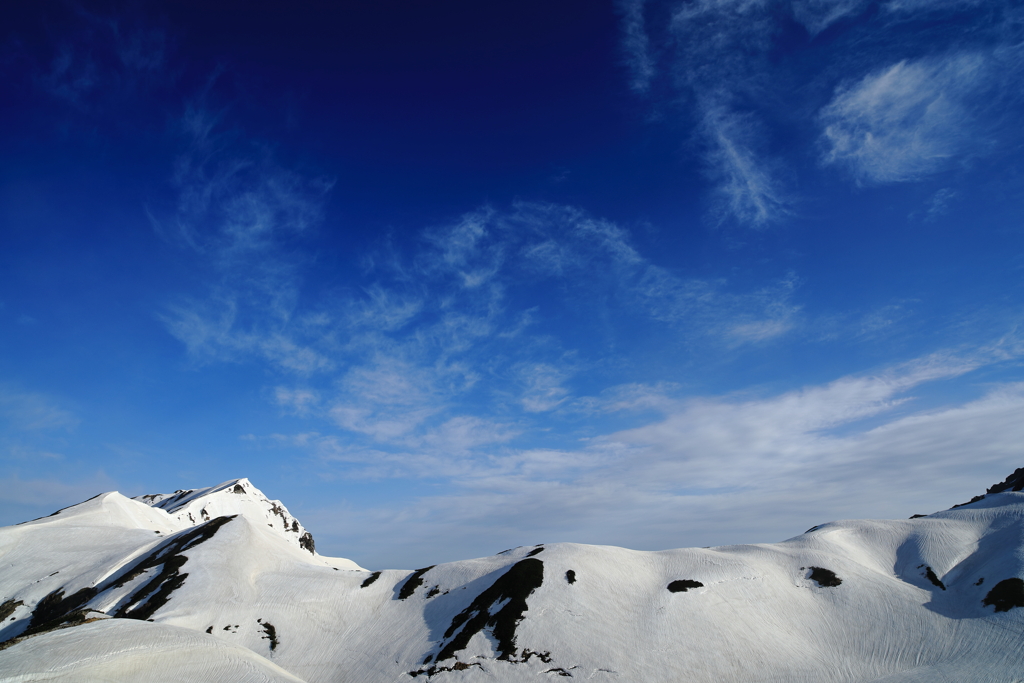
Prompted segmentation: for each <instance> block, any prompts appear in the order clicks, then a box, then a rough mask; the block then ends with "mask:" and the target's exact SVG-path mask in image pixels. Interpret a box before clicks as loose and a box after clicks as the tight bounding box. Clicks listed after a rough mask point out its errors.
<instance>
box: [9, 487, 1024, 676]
mask: <svg viewBox="0 0 1024 683" xmlns="http://www.w3.org/2000/svg"><path fill="white" fill-rule="evenodd" d="M1022 536H1024V468H1022V469H1019V470H1017V471H1016V472H1015V473H1014V474H1013V475H1011V476H1010V477H1009V478H1007V480H1006V481H1005V482H1003V483H1002V484H998V485H996V486H993V487H992V488H990V489H989V491H988V493H987V494H986V495H984V496H976V497H975V498H974V499H973V500H972V501H971V502H969V503H967V504H964V505H960V506H956V507H954V508H952V509H950V510H946V511H943V512H938V513H935V514H932V515H928V516H924V517H916V518H914V519H910V520H899V521H879V520H860V521H841V522H832V523H830V524H824V525H821V526H818V527H814V528H812V529H810V530H808V531H807V532H806V533H804V534H802V535H800V536H798V537H796V538H792V539H790V540H788V541H784V542H782V543H774V544H760V545H745V546H723V547H717V548H700V549H693V548H691V549H680V550H666V551H661V552H639V551H633V550H626V549H623V548H614V547H606V546H587V545H577V544H572V543H558V544H547V545H540V546H529V547H520V548H515V549H512V550H507V551H504V552H502V553H499V554H497V555H494V556H491V557H484V558H478V559H474V560H465V561H462V562H453V563H449V564H444V565H437V566H432V567H424V568H421V569H417V570H415V571H409V570H385V571H372V572H371V571H368V570H365V569H362V568H360V567H358V566H357V565H356V564H355V563H353V562H351V561H349V560H343V559H334V558H327V557H322V556H320V555H317V554H316V552H315V549H314V546H313V543H312V537H311V536H310V535H309V534H308V532H307V531H306V530H305V529H304V528H303V527H302V525H301V524H300V523H299V522H298V521H297V520H295V518H294V517H292V516H291V514H290V513H289V512H288V511H287V509H285V507H284V506H283V505H282V504H280V503H279V502H278V501H270V500H268V499H267V498H266V497H265V496H264V495H263V494H262V493H261V492H260V491H259V490H258V489H256V488H255V487H254V486H253V485H252V484H251V483H250V482H248V481H247V480H245V479H239V480H234V481H229V482H225V483H224V484H221V485H220V486H215V487H212V488H209V489H198V490H192V491H177V492H175V493H173V494H157V495H150V496H140V497H139V498H135V499H130V498H126V497H124V496H122V495H120V494H119V493H104V494H101V495H99V496H96V497H95V498H92V499H90V500H88V501H85V502H84V503H80V504H78V505H75V506H72V507H69V508H65V509H64V510H60V511H58V512H56V513H54V514H53V515H51V516H49V517H44V518H41V519H38V520H33V521H31V522H25V523H23V524H20V525H17V526H13V527H5V528H2V529H0V567H2V568H3V569H2V571H0V648H2V650H0V681H43V680H45V681H67V682H71V681H75V682H79V681H147V682H148V681H168V682H170V681H174V682H175V683H182V682H190V681H253V682H255V681H293V682H294V681H306V682H308V683H313V682H320V681H324V682H326V681H353V682H365V683H374V682H377V681H380V682H384V681H398V680H408V679H409V678H420V679H422V680H433V679H437V680H451V681H457V680H458V681H461V680H465V681H522V680H533V679H537V680H549V679H551V678H552V677H558V678H563V677H564V678H580V679H585V680H595V681H637V682H641V681H642V682H645V683H646V682H658V681H664V682H670V681H671V682H673V683H675V682H677V681H709V682H710V681H714V682H716V683H721V682H729V681H736V682H741V681H742V682H753V681H779V682H786V683H796V682H803V681H806V682H808V683H810V682H812V681H813V682H814V683H824V682H831V681H836V682H839V681H843V682H854V681H857V682H860V681H878V682H882V681H885V682H887V683H910V682H911V681H915V682H916V681H921V682H925V681H927V682H929V683H931V682H934V681H1000V682H1009V681H1024V580H1022V577H1024V537H1022ZM1017 608H1021V609H1017Z"/></svg>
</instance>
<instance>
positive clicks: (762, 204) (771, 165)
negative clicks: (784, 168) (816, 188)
mask: <svg viewBox="0 0 1024 683" xmlns="http://www.w3.org/2000/svg"><path fill="white" fill-rule="evenodd" d="M703 117H704V118H703V128H704V132H705V135H706V137H707V141H708V145H709V146H710V150H709V151H708V153H707V155H706V161H707V164H708V175H709V176H710V177H711V178H712V179H713V180H714V181H715V183H716V187H715V192H716V193H717V195H718V197H719V202H718V204H717V207H718V208H717V212H718V215H719V216H720V218H721V219H725V218H732V219H735V220H739V221H740V222H741V223H743V224H744V225H748V226H750V227H754V228H764V227H766V226H768V225H770V224H772V223H775V222H777V221H779V220H781V219H782V218H784V217H785V216H787V215H789V214H790V213H791V204H792V200H791V199H790V198H789V196H788V193H787V192H785V191H784V190H783V189H782V181H781V178H780V173H778V171H777V166H778V162H777V161H774V160H772V159H771V158H769V157H768V156H767V155H765V154H762V153H759V152H758V151H756V146H757V145H758V142H759V135H758V132H759V131H758V128H759V125H758V123H757V122H756V121H755V120H754V117H753V115H751V114H749V113H748V114H741V113H739V112H737V111H734V110H731V109H729V108H727V107H725V106H724V105H722V104H708V105H706V106H705V111H704V114H703Z"/></svg>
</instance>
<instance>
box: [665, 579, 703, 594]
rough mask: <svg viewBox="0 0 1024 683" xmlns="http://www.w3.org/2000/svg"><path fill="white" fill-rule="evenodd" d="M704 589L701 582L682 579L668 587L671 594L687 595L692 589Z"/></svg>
mask: <svg viewBox="0 0 1024 683" xmlns="http://www.w3.org/2000/svg"><path fill="white" fill-rule="evenodd" d="M703 587H704V584H703V583H701V582H700V581H694V580H693V579H680V580H679V581H673V582H672V583H670V584H669V585H668V586H667V588H668V590H669V592H670V593H685V592H686V591H688V590H690V589H691V588H703Z"/></svg>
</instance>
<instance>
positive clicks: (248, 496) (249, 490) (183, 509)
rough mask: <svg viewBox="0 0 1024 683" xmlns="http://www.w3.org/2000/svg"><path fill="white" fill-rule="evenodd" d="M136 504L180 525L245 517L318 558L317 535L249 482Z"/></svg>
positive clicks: (150, 498) (145, 499)
mask: <svg viewBox="0 0 1024 683" xmlns="http://www.w3.org/2000/svg"><path fill="white" fill-rule="evenodd" d="M134 500H137V501H139V502H142V503H145V504H146V505H149V506H151V507H155V508H160V509H161V510H163V511H164V512H166V513H167V514H169V515H171V516H172V517H174V518H175V519H177V520H178V521H180V522H183V523H186V524H191V525H197V524H202V523H203V522H206V521H208V520H211V519H214V518H216V517H221V516H225V515H242V516H243V517H245V518H246V519H249V520H250V521H252V522H254V523H258V524H266V525H267V526H268V527H270V528H272V529H274V530H275V531H277V532H279V533H280V534H281V535H283V536H284V537H285V538H286V539H288V541H289V542H291V543H294V544H296V545H298V546H299V547H300V548H302V549H304V550H308V551H309V552H310V553H312V554H314V555H315V554H316V547H315V545H314V542H313V535H312V534H311V533H309V532H308V531H306V528H305V527H304V526H302V523H301V522H299V520H297V519H296V518H295V517H294V516H292V514H291V513H290V512H288V508H286V507H285V506H284V504H283V503H282V502H281V501H279V500H270V499H269V498H267V496H266V495H264V494H263V492H262V491H260V490H259V489H258V488H256V487H255V486H253V484H252V482H250V481H249V480H248V479H231V480H230V481H226V482H224V483H222V484H218V485H217V486H211V487H209V488H203V489H179V490H177V491H175V492H174V493H150V494H146V495H144V496H136V497H135V498H134Z"/></svg>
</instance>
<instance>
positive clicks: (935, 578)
mask: <svg viewBox="0 0 1024 683" xmlns="http://www.w3.org/2000/svg"><path fill="white" fill-rule="evenodd" d="M924 575H925V576H927V577H928V580H929V581H931V582H932V583H933V584H935V585H936V586H938V587H939V588H941V589H942V590H946V585H945V584H944V583H942V581H940V580H939V577H938V576H936V575H935V572H934V571H932V568H931V567H925V568H924Z"/></svg>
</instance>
